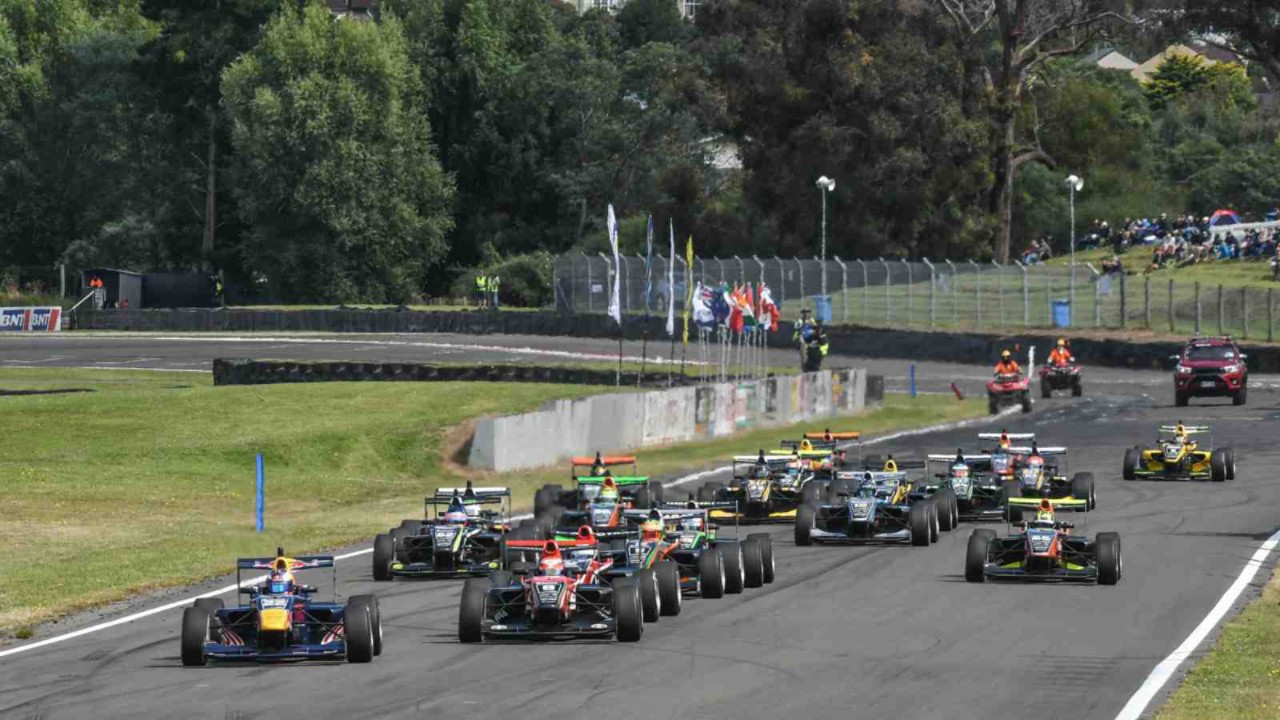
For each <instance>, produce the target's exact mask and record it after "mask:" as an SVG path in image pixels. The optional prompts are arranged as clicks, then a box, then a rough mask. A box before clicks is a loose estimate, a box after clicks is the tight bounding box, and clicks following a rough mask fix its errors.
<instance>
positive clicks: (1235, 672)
mask: <svg viewBox="0 0 1280 720" xmlns="http://www.w3.org/2000/svg"><path fill="white" fill-rule="evenodd" d="M1277 604H1280V574H1277V575H1275V576H1273V577H1272V578H1271V582H1269V583H1268V584H1267V586H1266V588H1264V589H1263V591H1262V597H1260V598H1258V599H1257V600H1255V601H1254V602H1253V603H1252V604H1250V605H1249V607H1247V608H1245V610H1244V612H1242V613H1240V615H1238V616H1237V617H1236V618H1235V619H1234V620H1232V621H1231V622H1229V623H1227V626H1226V627H1225V628H1223V630H1222V635H1221V636H1219V637H1218V641H1217V642H1216V643H1214V646H1213V649H1212V650H1210V651H1209V654H1208V655H1207V656H1206V657H1205V658H1204V659H1203V660H1201V661H1200V662H1199V663H1197V664H1196V665H1195V667H1193V668H1191V671H1190V672H1189V673H1187V677H1186V680H1185V681H1184V682H1183V683H1182V686H1181V687H1179V688H1178V690H1177V691H1176V692H1174V694H1173V696H1172V697H1170V698H1169V702H1168V703H1166V704H1165V706H1164V707H1163V708H1162V709H1161V710H1160V713H1159V715H1157V718H1158V720H1192V719H1193V718H1196V719H1198V718H1215V719H1216V720H1263V718H1267V719H1268V720H1270V719H1271V718H1276V717H1280V613H1277V612H1276V605H1277Z"/></svg>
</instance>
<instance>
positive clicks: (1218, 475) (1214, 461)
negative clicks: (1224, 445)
mask: <svg viewBox="0 0 1280 720" xmlns="http://www.w3.org/2000/svg"><path fill="white" fill-rule="evenodd" d="M1209 479H1211V480H1213V481H1214V482H1222V481H1223V480H1226V479H1227V459H1226V458H1225V457H1223V456H1222V453H1220V452H1215V453H1212V454H1210V455H1209Z"/></svg>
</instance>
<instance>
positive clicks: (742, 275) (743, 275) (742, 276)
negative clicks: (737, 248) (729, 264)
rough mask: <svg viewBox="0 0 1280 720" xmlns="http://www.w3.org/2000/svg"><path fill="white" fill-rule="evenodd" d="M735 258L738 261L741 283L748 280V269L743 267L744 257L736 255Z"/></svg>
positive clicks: (739, 280)
mask: <svg viewBox="0 0 1280 720" xmlns="http://www.w3.org/2000/svg"><path fill="white" fill-rule="evenodd" d="M733 259H734V260H737V261H738V282H741V283H744V282H746V281H747V271H746V270H743V269H742V258H740V257H738V256H737V255H734V256H733Z"/></svg>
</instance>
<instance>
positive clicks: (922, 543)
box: [907, 503, 933, 547]
mask: <svg viewBox="0 0 1280 720" xmlns="http://www.w3.org/2000/svg"><path fill="white" fill-rule="evenodd" d="M907 523H908V525H909V526H910V527H911V544H912V545H915V546H916V547H928V546H929V536H930V535H931V534H932V533H931V531H932V530H933V518H932V517H931V516H930V515H929V508H928V507H926V506H925V504H924V503H916V504H914V505H912V506H911V509H910V510H908V511H907Z"/></svg>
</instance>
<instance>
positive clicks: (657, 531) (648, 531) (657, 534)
mask: <svg viewBox="0 0 1280 720" xmlns="http://www.w3.org/2000/svg"><path fill="white" fill-rule="evenodd" d="M665 534H666V526H664V525H663V523H662V514H661V513H659V512H657V511H654V512H651V513H649V517H647V518H645V521H644V522H643V523H641V524H640V539H641V540H643V541H646V542H653V541H655V540H661V539H662V536H663V535H665Z"/></svg>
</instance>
